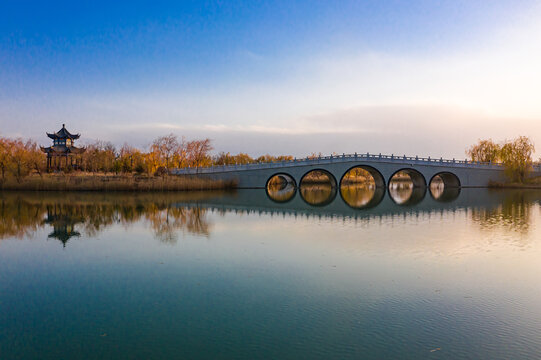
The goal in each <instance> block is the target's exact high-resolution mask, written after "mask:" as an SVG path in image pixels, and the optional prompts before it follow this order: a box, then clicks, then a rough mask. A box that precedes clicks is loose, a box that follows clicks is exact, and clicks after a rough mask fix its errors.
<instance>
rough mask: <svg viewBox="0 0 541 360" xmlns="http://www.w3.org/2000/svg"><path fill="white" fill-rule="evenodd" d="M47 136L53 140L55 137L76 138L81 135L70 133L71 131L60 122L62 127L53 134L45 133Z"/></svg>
mask: <svg viewBox="0 0 541 360" xmlns="http://www.w3.org/2000/svg"><path fill="white" fill-rule="evenodd" d="M47 136H48V137H50V138H51V139H53V140H55V139H72V140H76V139H78V138H79V137H80V136H81V134H72V133H70V132H69V131H68V130H67V129H66V125H65V124H62V129H60V130H58V131H57V132H55V133H53V134H50V133H47Z"/></svg>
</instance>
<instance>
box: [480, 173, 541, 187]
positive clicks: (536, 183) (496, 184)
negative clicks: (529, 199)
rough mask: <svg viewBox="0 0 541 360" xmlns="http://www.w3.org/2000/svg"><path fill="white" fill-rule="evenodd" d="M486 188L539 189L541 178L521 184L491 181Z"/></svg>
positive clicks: (531, 179)
mask: <svg viewBox="0 0 541 360" xmlns="http://www.w3.org/2000/svg"><path fill="white" fill-rule="evenodd" d="M488 187H489V188H491V189H541V176H538V177H535V178H530V179H527V180H526V181H525V182H523V183H516V182H497V181H491V182H490V183H489V184H488Z"/></svg>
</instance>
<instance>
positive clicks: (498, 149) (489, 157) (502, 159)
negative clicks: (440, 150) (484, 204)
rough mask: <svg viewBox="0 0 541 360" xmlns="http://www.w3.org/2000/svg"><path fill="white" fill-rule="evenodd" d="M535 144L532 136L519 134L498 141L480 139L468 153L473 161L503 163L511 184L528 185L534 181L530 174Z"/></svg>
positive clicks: (494, 184)
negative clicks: (515, 136)
mask: <svg viewBox="0 0 541 360" xmlns="http://www.w3.org/2000/svg"><path fill="white" fill-rule="evenodd" d="M534 152H535V146H534V144H533V142H532V141H531V140H530V138H528V137H526V136H519V137H518V138H516V139H512V140H505V141H503V142H501V143H496V142H494V141H492V139H488V140H479V141H478V142H477V144H474V145H472V146H471V147H470V148H469V149H468V150H466V154H467V155H468V156H469V157H470V159H471V161H475V162H484V163H501V164H503V166H504V168H505V174H506V175H507V177H508V179H509V181H508V183H509V184H515V185H517V186H518V185H526V184H528V183H530V184H531V185H532V184H539V183H538V182H534V183H532V179H530V178H529V177H530V174H531V172H532V170H533V166H534V161H533V153H534ZM492 185H493V186H500V187H502V186H505V184H503V183H502V184H496V183H493V184H492Z"/></svg>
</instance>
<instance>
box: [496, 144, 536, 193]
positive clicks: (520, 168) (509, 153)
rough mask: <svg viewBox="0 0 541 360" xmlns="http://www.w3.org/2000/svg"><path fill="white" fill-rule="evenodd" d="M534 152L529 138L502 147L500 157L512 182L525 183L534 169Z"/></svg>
mask: <svg viewBox="0 0 541 360" xmlns="http://www.w3.org/2000/svg"><path fill="white" fill-rule="evenodd" d="M534 151H535V146H534V144H533V143H532V141H531V140H530V138H528V137H527V136H520V137H518V138H516V139H514V140H511V141H506V142H505V144H504V145H503V146H502V147H501V150H500V157H501V159H502V162H503V164H504V166H505V172H506V173H507V175H508V176H509V177H510V178H511V179H512V181H518V182H520V183H522V182H524V180H525V179H526V177H527V176H528V174H529V173H530V171H531V168H532V163H533V161H532V154H533V152H534Z"/></svg>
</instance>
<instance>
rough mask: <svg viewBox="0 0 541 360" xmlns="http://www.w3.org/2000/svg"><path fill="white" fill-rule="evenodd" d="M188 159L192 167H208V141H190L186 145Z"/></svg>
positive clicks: (209, 160)
mask: <svg viewBox="0 0 541 360" xmlns="http://www.w3.org/2000/svg"><path fill="white" fill-rule="evenodd" d="M186 149H187V152H188V159H189V162H190V164H191V165H192V166H197V167H199V166H204V165H210V163H211V158H210V156H209V155H208V153H209V151H211V150H212V145H211V142H210V139H203V140H192V141H190V142H188V143H187V145H186Z"/></svg>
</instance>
